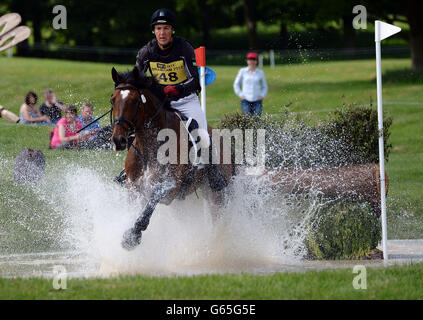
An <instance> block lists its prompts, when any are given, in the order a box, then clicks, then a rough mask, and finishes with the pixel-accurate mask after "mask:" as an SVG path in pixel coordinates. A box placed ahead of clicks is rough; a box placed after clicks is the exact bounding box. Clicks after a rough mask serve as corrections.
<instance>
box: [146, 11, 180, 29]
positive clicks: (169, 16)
mask: <svg viewBox="0 0 423 320" xmlns="http://www.w3.org/2000/svg"><path fill="white" fill-rule="evenodd" d="M156 24H170V25H171V26H172V27H173V28H175V27H176V16H175V14H174V13H173V11H172V10H169V9H166V8H163V9H159V10H156V11H155V12H154V13H153V15H152V16H151V28H154V26H155V25H156Z"/></svg>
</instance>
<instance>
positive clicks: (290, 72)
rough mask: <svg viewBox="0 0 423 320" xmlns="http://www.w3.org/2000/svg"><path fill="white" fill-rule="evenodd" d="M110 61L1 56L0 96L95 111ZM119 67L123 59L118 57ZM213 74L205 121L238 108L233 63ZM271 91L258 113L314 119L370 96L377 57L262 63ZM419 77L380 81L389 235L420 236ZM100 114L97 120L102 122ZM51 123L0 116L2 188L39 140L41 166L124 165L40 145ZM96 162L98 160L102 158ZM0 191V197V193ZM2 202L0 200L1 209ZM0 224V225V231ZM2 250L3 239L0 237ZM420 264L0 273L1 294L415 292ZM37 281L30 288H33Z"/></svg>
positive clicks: (397, 64)
mask: <svg viewBox="0 0 423 320" xmlns="http://www.w3.org/2000/svg"><path fill="white" fill-rule="evenodd" d="M410 65H411V61H410V60H409V59H385V60H383V70H384V72H386V71H390V72H391V74H392V72H394V71H395V70H404V69H405V68H408V67H409V66H410ZM112 66H113V65H112V64H103V63H87V62H71V61H59V60H47V59H31V58H12V59H8V58H5V57H1V58H0V70H1V71H0V104H1V105H3V106H4V107H6V108H7V109H9V110H11V111H13V112H15V113H17V114H18V112H19V107H20V105H21V104H22V102H23V100H24V96H25V94H26V93H27V92H28V91H30V90H33V91H35V92H37V93H38V94H39V97H40V100H39V102H41V100H42V98H41V94H42V91H43V90H44V89H45V88H52V89H53V91H55V92H56V94H57V97H58V98H59V99H60V100H62V101H64V102H65V103H66V104H74V105H76V106H81V105H82V103H83V102H84V101H86V100H88V101H90V102H92V103H93V104H94V106H95V114H97V115H100V114H101V113H103V112H105V111H107V110H108V108H109V97H110V95H111V93H112V91H113V83H112V80H111V75H110V70H111V68H112ZM115 67H116V68H117V69H118V70H119V71H124V70H126V69H127V68H130V67H131V66H126V65H117V66H115ZM212 68H213V69H214V70H215V72H216V74H217V80H216V82H215V83H213V84H212V85H210V86H209V87H208V88H207V116H208V118H209V119H211V120H210V124H212V125H213V124H216V123H217V121H218V120H217V119H220V118H222V117H223V115H224V114H225V113H229V112H235V111H239V110H240V106H239V104H240V103H239V99H238V98H237V97H236V96H235V95H234V93H233V89H232V83H233V80H234V78H235V76H236V74H237V71H238V69H239V68H238V67H229V66H225V67H223V66H218V67H213V66H212ZM264 71H265V73H266V77H267V82H268V84H269V95H268V97H267V98H266V99H265V101H264V112H267V113H272V114H276V113H281V112H282V111H283V110H284V106H288V110H289V111H291V112H297V113H299V114H301V115H304V116H305V115H308V116H309V117H310V118H311V119H312V121H319V120H321V119H324V118H325V117H326V115H327V112H328V111H329V110H334V109H335V108H338V107H341V106H342V105H343V104H370V103H372V104H373V105H375V100H376V83H375V76H376V75H375V61H374V60H361V61H342V62H320V63H304V64H296V65H284V66H277V67H276V68H275V69H270V68H269V67H264ZM421 91H422V83H421V81H420V80H419V78H417V80H416V81H411V82H410V81H404V82H398V81H389V82H387V83H386V84H384V86H383V98H384V103H385V104H384V110H385V111H386V112H387V113H388V114H389V115H390V116H392V117H393V125H392V134H391V143H392V144H393V147H394V150H393V151H392V153H391V155H390V159H389V162H388V163H387V165H386V171H387V174H388V177H389V194H388V237H389V238H390V239H394V238H422V234H423V200H422V199H421V190H422V189H423V151H422V150H423V139H422V137H423V126H422V125H421V119H422V118H423V99H422V96H421ZM107 121H108V120H107V119H104V120H102V124H103V125H105V124H107ZM50 129H51V128H50V127H33V126H19V125H14V124H11V123H7V122H6V121H4V120H3V119H0V145H1V146H2V147H1V149H0V155H1V161H2V163H1V165H0V180H1V185H2V188H1V190H0V191H1V192H0V196H1V197H4V195H5V194H7V192H12V191H10V190H12V189H13V187H11V182H10V181H11V180H12V176H13V173H12V172H13V163H14V158H15V157H16V155H17V154H18V153H19V152H20V150H21V149H22V148H25V147H32V148H35V149H37V148H39V149H41V150H42V151H43V152H44V154H45V155H46V160H47V166H49V165H52V163H63V165H65V164H66V163H72V162H79V163H84V164H86V165H88V166H93V167H94V166H96V165H97V163H98V162H97V160H99V159H101V158H107V159H109V160H108V162H106V164H105V166H106V169H105V174H106V175H109V176H110V179H112V178H113V176H114V175H116V174H117V173H118V172H119V170H120V168H121V167H122V163H123V157H120V158H116V157H114V153H113V152H100V153H97V154H91V153H73V152H66V151H52V150H49V149H47V146H48V132H49V130H50ZM102 163H103V164H104V162H102ZM3 200H4V198H2V202H3ZM8 210H10V208H9V207H7V206H4V205H2V206H1V207H0V217H4V216H5V215H7V214H8V212H7V211H8ZM0 231H1V230H0ZM0 250H1V246H0ZM421 270H422V269H421V265H413V266H410V267H393V268H387V269H369V271H368V290H362V291H358V290H354V289H352V285H351V282H352V278H353V276H352V273H351V271H350V270H336V271H310V272H307V273H298V274H297V273H284V274H274V275H266V276H260V275H248V274H243V275H224V276H217V275H216V276H214V275H213V276H212V275H209V276H198V277H187V278H185V277H180V278H177V277H174V278H148V277H142V276H137V277H123V278H119V279H92V280H85V279H84V280H83V279H81V280H77V279H75V280H70V281H69V284H68V287H69V289H68V290H64V291H60V292H56V291H54V290H52V288H51V282H49V281H47V280H43V279H32V280H22V279H14V280H4V279H2V280H0V298H2V299H9V298H17V299H24V298H28V299H32V298H40V299H62V298H73V299H85V298H94V299H104V298H128V299H131V298H151V299H178V298H179V299H182V298H183V299H189V298H193V299H197V298H199V299H216V298H222V299H233V298H237V299H238V298H242V299H249V298H251V299H267V298H269V299H273V298H275V299H284V298H287V299H290V298H292V299H303V298H307V299H338V298H339V299H373V298H376V299H378V298H379V299H387V298H391V299H392V298H395V299H397V298H399V299H417V298H420V299H421V298H422V290H421V289H420V288H421V286H419V285H418V283H420V280H421V278H422V271H421ZM34 289H35V290H34Z"/></svg>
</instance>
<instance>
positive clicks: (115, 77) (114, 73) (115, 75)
mask: <svg viewBox="0 0 423 320" xmlns="http://www.w3.org/2000/svg"><path fill="white" fill-rule="evenodd" d="M112 79H113V81H114V82H115V83H119V82H120V76H119V73H118V72H117V71H116V69H115V67H113V68H112Z"/></svg>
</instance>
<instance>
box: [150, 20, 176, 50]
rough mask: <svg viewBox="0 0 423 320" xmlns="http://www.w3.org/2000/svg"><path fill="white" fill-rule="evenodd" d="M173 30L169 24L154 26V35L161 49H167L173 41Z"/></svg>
mask: <svg viewBox="0 0 423 320" xmlns="http://www.w3.org/2000/svg"><path fill="white" fill-rule="evenodd" d="M172 32H173V28H172V26H171V25H168V24H157V25H155V26H154V35H155V36H156V39H157V42H158V44H159V46H160V47H161V48H165V47H166V46H167V45H168V44H169V43H170V42H171V41H172Z"/></svg>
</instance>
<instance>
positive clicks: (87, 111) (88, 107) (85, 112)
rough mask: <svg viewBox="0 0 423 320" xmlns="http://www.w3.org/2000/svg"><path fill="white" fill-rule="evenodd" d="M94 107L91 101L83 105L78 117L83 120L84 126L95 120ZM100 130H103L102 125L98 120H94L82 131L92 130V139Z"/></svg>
mask: <svg viewBox="0 0 423 320" xmlns="http://www.w3.org/2000/svg"><path fill="white" fill-rule="evenodd" d="M93 109H94V107H93V106H92V104H91V103H88V102H86V103H84V104H83V105H82V109H81V114H80V115H79V116H78V117H77V119H78V120H79V121H81V123H82V127H85V126H86V125H88V124H89V123H91V122H92V121H94V120H95V119H94V117H93ZM100 130H101V127H100V125H99V124H98V121H97V122H94V123H93V124H92V125H90V126H89V127H87V128H85V129H84V130H82V132H90V133H91V136H90V139H94V138H95V137H96V134H97V133H98V132H99V131H100Z"/></svg>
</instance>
